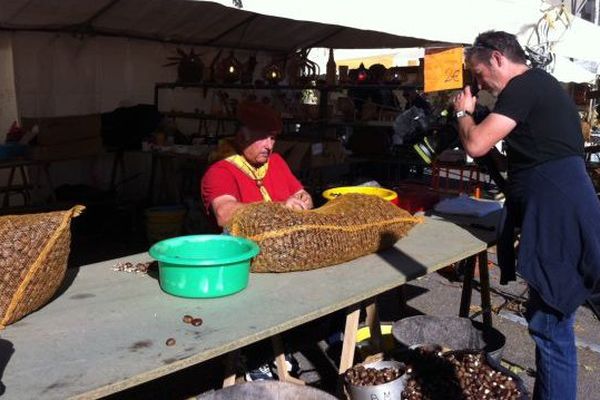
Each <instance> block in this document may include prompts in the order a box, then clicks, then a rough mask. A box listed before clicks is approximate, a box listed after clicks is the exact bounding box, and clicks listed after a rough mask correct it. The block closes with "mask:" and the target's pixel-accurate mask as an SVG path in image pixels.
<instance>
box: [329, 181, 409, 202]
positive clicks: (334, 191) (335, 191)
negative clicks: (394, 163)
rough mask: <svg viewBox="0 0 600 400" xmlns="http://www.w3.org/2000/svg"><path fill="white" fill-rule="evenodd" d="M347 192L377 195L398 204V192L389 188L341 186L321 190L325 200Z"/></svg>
mask: <svg viewBox="0 0 600 400" xmlns="http://www.w3.org/2000/svg"><path fill="white" fill-rule="evenodd" d="M347 193H359V194H368V195H371V196H378V197H381V198H382V199H384V200H387V201H389V202H391V203H392V204H394V205H398V194H397V193H396V192H394V191H393V190H390V189H384V188H378V187H371V186H341V187H336V188H331V189H327V190H325V191H324V192H323V197H324V198H325V199H326V200H333V199H335V198H336V197H338V196H342V195H344V194H347Z"/></svg>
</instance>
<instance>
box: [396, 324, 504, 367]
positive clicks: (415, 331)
mask: <svg viewBox="0 0 600 400" xmlns="http://www.w3.org/2000/svg"><path fill="white" fill-rule="evenodd" d="M392 335H393V336H394V338H395V339H396V340H397V341H398V342H399V343H400V345H402V346H404V347H406V348H409V347H411V346H414V345H423V344H439V345H441V346H443V347H447V348H449V349H451V350H483V351H485V352H486V353H487V354H488V355H489V356H490V357H491V358H492V359H494V360H496V361H497V362H500V360H501V359H502V351H503V350H504V345H505V343H506V337H505V336H504V335H503V334H502V332H500V331H499V330H497V329H495V328H485V327H484V325H483V324H482V323H480V322H477V321H471V320H470V319H468V318H461V317H435V316H431V315H417V316H414V317H408V318H404V319H401V320H399V321H396V322H394V326H393V327H392Z"/></svg>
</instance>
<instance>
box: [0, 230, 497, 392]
mask: <svg viewBox="0 0 600 400" xmlns="http://www.w3.org/2000/svg"><path fill="white" fill-rule="evenodd" d="M486 247H487V243H486V241H485V238H484V239H482V238H481V237H478V234H477V232H476V231H475V232H473V231H471V232H470V231H468V230H466V229H463V228H461V227H460V226H458V225H455V224H453V223H450V222H447V221H443V220H438V219H434V218H425V221H424V222H423V223H422V224H420V225H418V226H416V227H415V228H414V229H413V230H412V231H411V232H410V234H409V235H408V236H407V237H405V238H403V239H402V240H400V241H399V242H398V243H396V245H395V247H393V248H391V249H389V250H387V251H384V252H381V253H377V254H372V255H368V256H365V257H361V258H358V259H355V260H352V261H350V262H346V263H343V264H339V265H336V266H332V267H327V268H322V269H318V270H314V271H306V272H293V273H285V274H251V276H250V282H249V285H248V287H247V288H246V289H245V290H243V291H242V292H239V293H237V294H235V295H232V296H227V297H223V298H217V299H184V298H177V297H174V296H171V295H168V294H166V293H163V292H162V291H161V290H160V288H159V285H158V281H157V280H156V278H154V277H152V276H149V275H140V274H133V273H125V272H116V271H113V270H112V266H113V265H114V264H115V263H116V261H117V260H110V261H106V262H102V263H98V264H92V265H88V266H85V267H82V268H78V269H73V270H70V271H69V272H70V273H71V276H68V277H67V278H66V280H67V282H68V287H67V288H66V290H63V291H62V293H60V294H59V295H58V297H57V298H55V299H54V300H53V301H52V302H50V303H49V304H48V305H46V306H45V307H44V308H42V309H41V310H39V311H37V312H35V313H33V314H31V315H29V316H27V317H25V318H24V319H23V320H21V321H19V322H17V323H15V324H13V325H11V326H8V327H7V328H6V329H5V330H3V331H0V381H1V383H2V384H3V385H4V386H5V393H4V395H5V396H6V398H7V399H33V398H44V399H65V398H97V397H101V396H105V395H108V394H111V393H115V392H118V391H121V390H124V389H126V388H128V387H132V386H135V385H138V384H140V383H143V382H147V381H150V380H153V379H156V378H159V377H161V376H164V375H167V374H169V373H172V372H174V371H177V370H180V369H183V368H185V367H188V366H190V365H194V364H197V363H200V362H202V361H205V360H208V359H211V358H214V357H217V356H219V355H222V354H226V353H228V352H230V351H232V350H235V349H239V348H241V347H244V346H246V345H248V344H251V343H254V342H257V341H259V340H262V339H264V338H268V337H271V336H273V335H276V334H278V333H281V332H283V331H286V330H289V329H290V328H293V327H296V326H299V325H301V324H303V323H306V322H309V321H312V320H314V319H317V318H319V317H321V316H324V315H327V314H330V313H332V312H335V311H337V310H340V309H343V308H345V307H348V306H351V305H354V304H357V303H359V302H361V301H363V300H365V299H368V298H371V297H373V296H376V295H378V294H380V293H383V292H385V291H387V290H389V289H392V288H394V287H398V286H400V285H402V284H404V283H405V282H407V281H410V280H412V279H415V278H417V277H419V276H422V275H425V274H427V273H430V272H433V271H436V270H438V269H440V268H443V267H445V266H447V265H449V264H451V263H453V262H457V261H459V260H462V259H464V258H466V257H469V256H472V255H475V254H477V253H479V252H481V251H484V250H485V249H486ZM147 260H149V256H148V255H147V254H145V253H144V254H138V255H134V256H130V257H126V258H123V259H121V261H131V262H136V261H147ZM73 275H74V276H73ZM281 299H284V300H285V301H281ZM185 314H189V315H192V316H195V317H196V316H197V317H201V318H202V319H203V320H204V323H203V324H202V325H201V326H199V327H193V326H191V325H189V324H184V323H183V322H182V316H183V315H185ZM167 338H174V339H175V340H176V345H174V346H166V345H165V342H166V340H167Z"/></svg>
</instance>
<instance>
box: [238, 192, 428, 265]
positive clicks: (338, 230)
mask: <svg viewBox="0 0 600 400" xmlns="http://www.w3.org/2000/svg"><path fill="white" fill-rule="evenodd" d="M420 221H421V219H420V218H417V217H413V216H412V215H411V214H410V213H409V212H408V211H405V210H403V209H401V208H399V207H396V206H394V205H393V204H391V203H390V202H388V201H385V200H383V199H381V198H379V197H376V196H369V195H364V194H354V193H350V194H345V195H343V196H340V197H338V198H336V199H334V200H331V201H329V202H328V203H327V204H325V205H324V206H322V207H320V208H317V209H314V210H303V211H294V210H291V209H289V208H286V207H285V206H284V205H283V204H279V203H253V204H249V205H247V206H245V207H243V208H241V209H239V210H238V211H237V212H236V213H235V214H234V216H233V218H232V221H231V223H230V224H229V226H228V227H227V228H228V230H229V232H230V233H231V234H232V235H234V236H242V237H245V238H248V239H251V240H253V241H255V242H256V243H258V245H259V246H260V253H259V255H258V256H256V257H255V258H254V260H252V272H290V271H306V270H311V269H315V268H320V267H325V266H329V265H334V264H339V263H342V262H345V261H349V260H352V259H354V258H357V257H360V256H364V255H366V254H370V253H375V252H377V251H380V250H384V249H386V248H389V247H391V246H393V245H394V243H396V241H398V239H400V238H401V237H403V236H405V235H406V234H407V233H408V231H409V230H410V229H411V228H412V227H413V226H414V225H415V224H417V223H418V222H420Z"/></svg>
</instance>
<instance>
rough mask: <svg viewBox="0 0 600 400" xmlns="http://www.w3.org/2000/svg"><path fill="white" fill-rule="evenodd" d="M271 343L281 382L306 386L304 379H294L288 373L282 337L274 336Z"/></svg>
mask: <svg viewBox="0 0 600 400" xmlns="http://www.w3.org/2000/svg"><path fill="white" fill-rule="evenodd" d="M271 342H272V343H273V354H274V355H275V365H276V366H277V375H278V376H279V380H280V381H282V382H290V383H295V384H297V385H304V384H305V382H304V381H303V380H302V379H297V378H294V377H293V376H291V375H290V374H289V373H288V370H287V364H286V362H285V350H284V347H283V341H282V340H281V336H280V335H275V336H272V337H271Z"/></svg>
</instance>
